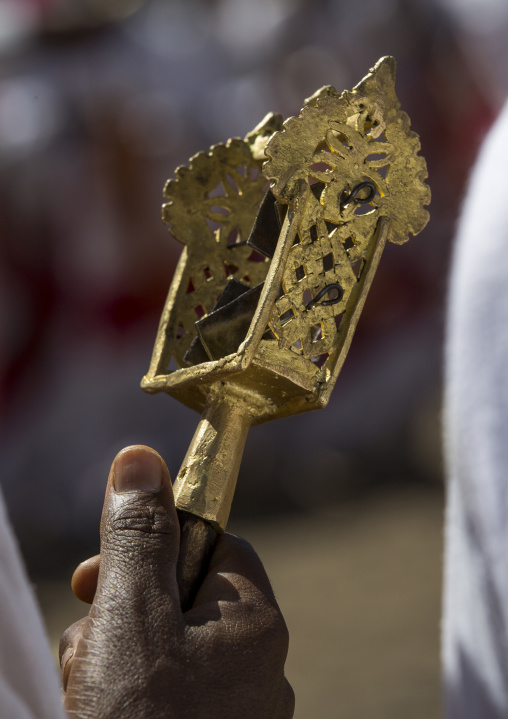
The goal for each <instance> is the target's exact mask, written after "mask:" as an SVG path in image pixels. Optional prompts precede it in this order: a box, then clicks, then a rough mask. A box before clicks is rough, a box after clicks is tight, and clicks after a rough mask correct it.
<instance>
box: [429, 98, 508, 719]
mask: <svg viewBox="0 0 508 719" xmlns="http://www.w3.org/2000/svg"><path fill="white" fill-rule="evenodd" d="M507 140H508V104H507V105H505V107H504V110H503V111H502V112H501V114H500V116H499V118H498V120H497V122H496V123H495V124H494V126H493V128H492V129H491V131H490V133H489V135H488V137H487V139H486V141H485V142H484V144H483V147H482V149H481V152H480V155H479V157H478V160H477V163H476V167H475V169H474V171H473V174H472V177H471V180H470V183H469V189H468V192H467V195H466V198H465V201H464V205H463V211H462V216H461V219H460V223H459V227H458V233H457V241H456V247H455V255H454V258H453V270H452V277H451V288H450V298H449V312H448V342H447V356H446V397H445V418H444V419H445V440H446V453H447V462H448V504H447V507H448V508H447V519H446V559H445V591H444V621H443V663H444V682H445V701H446V716H447V719H498V718H499V719H500V718H501V717H504V718H506V717H508V191H507V190H508V187H507V167H508V141H507Z"/></svg>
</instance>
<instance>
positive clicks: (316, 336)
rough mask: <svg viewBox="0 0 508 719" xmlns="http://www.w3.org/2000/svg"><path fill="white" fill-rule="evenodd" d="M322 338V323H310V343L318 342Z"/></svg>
mask: <svg viewBox="0 0 508 719" xmlns="http://www.w3.org/2000/svg"><path fill="white" fill-rule="evenodd" d="M322 338H323V325H322V324H321V322H318V323H317V324H316V325H312V327H311V328H310V341H311V343H314V342H318V341H319V340H320V339H322Z"/></svg>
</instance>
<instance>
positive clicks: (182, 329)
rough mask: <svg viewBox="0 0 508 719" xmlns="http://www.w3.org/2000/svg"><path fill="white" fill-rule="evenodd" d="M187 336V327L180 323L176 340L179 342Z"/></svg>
mask: <svg viewBox="0 0 508 719" xmlns="http://www.w3.org/2000/svg"><path fill="white" fill-rule="evenodd" d="M186 334H187V332H186V331H185V327H184V326H183V325H182V323H181V322H180V324H179V325H178V329H177V330H176V339H177V340H179V339H181V338H182V337H185V335H186Z"/></svg>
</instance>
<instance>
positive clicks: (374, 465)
mask: <svg viewBox="0 0 508 719" xmlns="http://www.w3.org/2000/svg"><path fill="white" fill-rule="evenodd" d="M507 29H508V4H507V3H506V2H505V0H363V2H362V3H361V4H359V3H357V2H353V1H352V0H312V2H311V1H310V0H258V2H252V1H251V0H148V1H143V0H0V58H1V63H0V402H1V405H0V452H1V457H2V471H1V482H2V489H3V492H4V495H5V498H6V501H7V504H8V507H9V511H10V516H11V520H12V523H13V525H14V528H15V531H16V533H17V536H18V538H19V541H20V544H21V547H22V550H23V553H24V557H25V560H26V563H27V566H28V570H29V573H30V576H31V578H32V581H33V582H34V583H35V584H36V586H37V588H38V591H39V596H40V600H41V603H42V606H43V609H44V611H45V615H46V619H47V622H48V628H49V631H50V635H51V639H52V641H53V642H56V640H57V638H58V635H59V634H60V633H61V631H63V629H64V628H65V626H66V625H67V624H68V623H69V622H70V621H73V620H74V619H76V618H78V617H79V616H81V615H82V614H83V613H84V605H80V603H79V602H78V601H77V600H73V598H72V597H71V596H70V589H68V580H69V577H70V572H71V571H72V568H73V567H74V566H75V564H76V563H77V562H79V561H81V560H82V559H84V558H85V557H87V556H89V555H90V554H94V553H96V552H97V551H98V522H99V517H100V511H101V507H102V500H103V492H104V485H105V480H106V477H107V473H108V469H109V465H110V463H111V461H112V459H113V457H114V455H115V453H116V452H117V451H118V450H120V449H121V448H122V447H123V446H125V445H127V444H130V443H144V444H148V445H150V446H152V447H154V448H155V449H157V450H158V451H159V452H160V453H161V454H162V455H163V456H164V457H165V458H166V460H167V462H168V465H169V467H170V470H171V473H172V475H173V476H174V475H176V473H177V471H178V468H179V465H180V462H181V461H182V459H183V456H184V454H185V450H186V447H187V445H188V443H189V441H190V439H191V437H192V434H193V432H194V429H195V426H196V423H197V420H198V416H197V415H195V414H194V413H193V412H191V411H190V410H188V409H186V408H185V407H183V406H182V405H179V404H178V403H177V402H176V401H175V400H173V399H170V398H168V397H167V396H163V395H155V396H149V395H146V394H144V393H143V392H142V391H141V390H140V389H139V382H140V380H141V377H142V376H143V375H144V374H145V372H146V371H147V369H148V363H149V359H150V356H151V351H152V346H153V341H154V338H155V333H156V330H157V325H158V321H159V315H160V311H161V309H162V306H163V303H164V300H165V296H166V293H167V290H168V287H169V283H170V281H171V277H172V273H173V270H174V267H175V264H176V261H177V259H178V255H179V253H180V249H181V246H180V245H179V244H178V243H177V242H176V241H175V240H173V239H172V238H171V237H170V236H169V235H168V233H167V230H166V229H165V227H164V226H163V224H162V222H161V220H160V205H161V194H162V187H163V184H164V181H165V180H166V179H167V178H168V177H170V176H172V174H173V171H174V169H175V168H176V167H177V166H178V165H180V164H184V163H187V161H188V158H189V157H190V156H191V155H193V154H194V153H196V152H198V151H201V150H206V149H207V148H208V147H209V145H211V144H214V143H217V142H222V141H225V140H226V139H227V138H228V137H231V136H240V137H243V136H244V135H245V134H246V132H248V131H249V130H250V129H252V128H253V127H254V126H255V125H256V124H257V123H258V122H259V121H260V120H261V119H262V117H263V116H264V115H265V114H266V113H267V112H268V111H271V110H273V111H276V112H280V113H282V115H283V116H284V117H287V116H289V115H294V114H297V113H298V112H299V110H300V108H301V106H302V103H303V100H304V98H305V97H307V96H308V95H310V94H312V93H313V92H314V91H315V90H316V89H317V88H318V87H320V86H321V85H324V84H333V85H334V86H335V87H336V88H337V89H338V90H342V89H344V88H351V87H352V86H353V85H355V84H356V83H357V82H358V81H359V80H360V79H361V78H362V77H363V76H364V75H365V74H366V72H367V71H368V69H369V68H370V67H371V66H372V65H373V64H374V63H375V61H376V60H377V59H378V58H379V57H381V56H382V55H386V54H390V55H394V56H395V58H396V59H397V62H398V77H397V92H398V95H399V98H400V100H401V102H402V106H403V108H404V109H405V110H406V111H407V112H408V114H409V115H410V117H411V121H412V127H413V129H414V130H416V131H417V132H418V133H419V134H420V136H421V141H422V151H423V154H424V156H425V157H426V159H427V163H428V167H429V183H430V185H431V188H432V192H433V198H432V205H431V207H430V210H431V221H430V223H429V225H428V226H427V228H426V229H425V231H424V232H423V233H422V234H421V235H420V236H418V237H417V238H416V239H414V240H412V241H411V242H410V243H408V244H407V245H404V246H403V247H393V246H390V247H388V248H387V250H386V252H385V255H384V257H383V260H382V262H381V267H380V270H379V273H378V276H377V278H376V281H375V282H374V285H373V288H372V290H371V292H370V295H369V299H368V301H367V304H366V307H365V310H364V313H363V316H362V319H361V321H360V324H359V328H358V331H357V334H356V338H355V341H354V343H353V346H352V349H351V351H350V354H349V356H348V359H347V361H346V365H345V367H344V370H343V372H342V374H341V377H340V379H339V381H338V383H337V387H336V389H335V392H334V394H333V396H332V400H331V402H330V405H329V406H328V408H327V409H326V410H324V411H322V412H319V413H315V414H309V415H305V416H300V417H294V418H291V419H286V420H284V421H282V422H277V423H276V424H274V425H265V426H264V427H259V428H255V429H254V430H252V431H251V433H250V435H249V438H248V441H247V447H246V451H245V456H244V461H243V464H242V469H241V472H240V478H239V485H238V490H237V495H236V497H235V503H234V507H233V513H232V523H231V526H232V529H233V531H235V532H237V533H240V534H243V535H245V536H247V538H248V539H250V541H251V542H252V543H253V544H254V546H255V548H256V549H257V550H258V552H259V553H260V554H261V557H262V559H263V560H264V561H265V563H266V566H267V567H268V570H269V574H270V576H271V578H272V580H273V582H274V586H275V590H276V593H277V595H278V597H279V600H280V603H281V606H282V609H283V612H284V614H285V616H286V618H287V621H288V625H289V629H290V633H291V649H290V656H289V660H288V676H289V678H290V680H291V681H292V683H293V685H294V687H295V691H296V695H297V713H296V717H297V718H299V719H309V718H312V719H314V717H316V719H317V718H319V719H342V718H343V717H344V718H346V717H347V719H371V718H372V717H374V716H375V717H376V718H377V719H384V717H386V718H387V719H388V717H390V719H397V718H398V717H401V718H402V717H404V719H405V718H406V717H407V716H411V717H412V719H419V718H420V717H421V718H422V719H423V717H425V719H429V717H432V716H436V717H437V716H439V712H440V687H439V656H438V653H439V647H438V645H439V640H438V632H439V626H438V625H439V603H440V571H441V551H442V549H441V527H442V495H443V468H442V460H441V439H440V419H439V414H440V404H441V391H442V388H441V365H442V351H443V328H444V316H445V296H446V285H447V273H448V268H449V264H450V256H451V246H452V239H453V232H454V225H455V222H456V218H457V213H458V208H459V206H460V202H461V198H462V196H463V192H464V185H465V182H466V180H467V176H468V171H469V169H470V167H471V164H472V162H473V161H474V158H475V154H476V152H477V149H478V145H479V143H480V141H481V139H482V137H483V136H484V134H485V132H486V131H487V129H488V127H489V126H490V124H491V123H492V121H493V119H494V117H495V116H496V114H497V112H498V110H499V108H500V106H501V104H502V101H503V99H504V97H505V96H506V93H507V91H508V73H507V72H506V68H507V61H508V43H507V42H506V33H507Z"/></svg>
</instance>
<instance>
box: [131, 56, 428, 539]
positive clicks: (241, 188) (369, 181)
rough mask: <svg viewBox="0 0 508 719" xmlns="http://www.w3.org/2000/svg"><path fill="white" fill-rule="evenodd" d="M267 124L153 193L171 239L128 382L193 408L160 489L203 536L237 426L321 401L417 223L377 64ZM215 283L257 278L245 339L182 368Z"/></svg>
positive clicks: (412, 181)
mask: <svg viewBox="0 0 508 719" xmlns="http://www.w3.org/2000/svg"><path fill="white" fill-rule="evenodd" d="M280 123H281V121H280V117H279V116H277V115H269V116H267V118H265V120H264V121H263V122H262V123H260V125H259V126H258V127H256V128H255V129H254V130H253V131H252V133H249V135H247V137H246V138H245V140H239V139H233V140H229V141H228V142H227V143H226V144H225V145H216V146H214V147H212V148H211V150H210V152H209V153H208V154H205V153H200V154H198V155H196V156H195V157H193V158H192V159H191V161H190V167H189V168H186V167H180V168H178V169H177V171H176V178H175V179H173V180H170V181H169V182H168V183H167V185H166V188H165V191H164V194H165V197H166V198H167V199H168V200H169V202H168V203H167V204H166V205H164V210H163V218H164V221H165V222H167V223H168V224H169V225H170V229H171V232H172V234H173V235H174V236H175V237H176V238H177V239H178V240H179V241H180V242H182V243H184V245H185V247H184V251H183V252H182V256H181V259H180V262H179V264H178V268H177V270H176V273H175V277H174V278H173V282H172V285H171V288H170V292H169V295H168V299H167V302H166V305H165V308H164V311H163V314H162V318H161V323H160V327H159V332H158V335H157V339H156V343H155V348H154V352H153V356H152V362H151V365H150V369H149V372H148V374H147V375H146V377H144V378H143V381H142V387H143V388H144V389H145V390H146V391H148V392H157V391H165V392H168V393H169V394H171V395H173V396H174V397H176V398H177V399H179V400H180V401H182V402H184V403H185V404H187V405H188V406H191V407H194V408H195V409H198V410H200V411H201V410H203V409H204V414H203V418H202V420H201V422H200V425H199V426H198V430H197V432H196V435H195V437H194V440H193V443H192V444H191V447H190V448H189V452H188V453H187V455H186V457H185V460H184V463H183V465H182V468H181V470H180V472H179V475H178V477H177V481H176V483H175V488H174V491H175V497H176V504H177V506H178V507H179V508H180V509H183V510H185V511H187V512H191V513H193V514H195V515H197V516H200V517H203V518H204V519H206V520H207V521H209V522H211V523H212V524H213V525H214V526H215V527H216V528H217V529H218V530H219V531H222V530H224V528H225V526H226V522H227V517H228V514H229V508H230V504H231V499H232V496H233V492H234V486H235V482H236V476H237V473H238V468H239V465H240V460H241V455H242V452H243V445H244V442H245V438H246V435H247V430H248V427H249V426H250V425H253V424H260V423H262V422H266V421H268V420H270V419H275V418H277V417H283V416H287V415H290V414H295V413H297V412H303V411H308V410H312V409H317V408H320V407H323V406H324V405H326V403H327V402H328V399H329V397H330V394H331V391H332V389H333V386H334V384H335V381H336V379H337V376H338V374H339V372H340V369H341V368H342V365H343V362H344V359H345V356H346V354H347V351H348V349H349V345H350V343H351V340H352V337H353V333H354V331H355V328H356V324H357V322H358V318H359V316H360V313H361V310H362V308H363V304H364V302H365V298H366V295H367V292H368V290H369V287H370V284H371V282H372V279H373V277H374V274H375V271H376V269H377V265H378V263H379V259H380V257H381V253H382V251H383V248H384V245H385V243H386V241H387V240H389V241H390V242H394V243H396V244H401V243H403V242H405V241H406V240H407V239H408V237H409V236H410V235H415V234H417V233H418V232H419V231H420V230H421V229H423V227H424V226H425V224H426V223H427V221H428V213H427V211H426V210H425V209H424V205H426V204H428V203H429V201H430V191H429V188H428V187H427V185H426V184H425V182H424V181H425V178H426V175H427V173H426V165H425V160H424V159H423V158H422V157H420V156H419V155H418V151H419V149H420V143H419V140H418V137H417V135H416V134H415V133H413V132H411V131H410V129H409V119H408V117H407V115H406V114H405V113H404V112H402V111H401V110H400V104H399V101H398V100H397V97H396V95H395V61H394V60H393V58H382V59H381V60H380V61H379V62H378V63H377V65H376V66H375V68H374V69H373V70H371V72H370V73H369V74H368V75H367V76H366V77H365V78H364V79H363V80H362V81H361V83H360V84H359V85H358V86H357V87H356V88H354V90H352V91H350V92H347V91H346V92H344V93H342V95H339V94H338V93H337V92H336V91H335V89H334V88H332V87H331V86H327V87H325V88H322V89H321V90H320V91H318V92H317V93H316V94H315V95H313V96H312V97H311V98H309V99H308V100H307V101H306V105H305V107H304V108H303V110H302V112H301V113H300V115H299V116H298V117H296V118H290V119H288V120H287V121H286V122H285V123H284V126H283V127H281V124H280ZM272 133H273V134H272ZM264 157H265V158H268V159H267V161H266V162H265V164H264V166H263V174H261V173H260V172H259V170H260V167H261V162H262V159H263V158H264ZM267 180H270V181H271V189H272V193H273V195H274V196H275V198H276V199H277V201H278V202H279V209H280V210H281V214H284V209H285V208H287V209H286V212H285V219H284V221H283V224H282V229H281V231H280V235H279V237H278V241H277V245H276V248H275V252H274V255H273V258H272V259H271V261H269V260H268V259H265V260H263V258H260V256H259V255H257V254H256V253H253V252H252V248H250V247H249V246H248V245H246V244H244V243H245V241H246V240H247V237H248V236H249V232H250V230H251V227H252V225H253V222H254V219H255V217H256V214H257V212H258V209H259V206H260V203H261V200H262V198H263V195H264V191H265V186H266V182H267ZM259 260H261V261H259ZM231 276H234V277H235V278H237V279H241V280H243V281H244V282H245V283H246V284H248V285H250V286H252V287H254V286H255V285H256V284H258V283H260V282H264V285H263V288H262V292H261V296H260V299H259V302H258V304H257V307H256V309H255V312H254V315H253V317H252V321H251V323H250V327H249V329H248V331H247V333H246V335H245V338H244V339H243V341H242V342H240V344H239V346H238V348H237V350H236V352H233V353H232V354H228V355H227V356H225V357H222V358H220V359H215V360H210V361H204V362H201V363H200V364H197V365H195V366H185V365H186V361H185V359H184V355H185V353H186V351H187V349H188V348H189V345H190V343H191V341H192V340H193V339H194V337H196V330H195V328H194V322H195V321H196V320H198V319H199V317H200V316H201V315H205V314H208V313H210V312H211V311H212V309H213V307H214V305H215V302H216V300H217V298H218V296H219V294H220V292H221V290H222V289H223V287H224V285H225V283H226V280H227V278H228V277H231ZM334 292H335V296H332V295H333V293H334ZM267 328H269V330H270V331H269V332H267ZM269 337H271V338H269ZM171 357H174V358H175V360H176V366H177V369H176V370H175V371H169V367H168V365H169V362H170V360H171Z"/></svg>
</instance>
